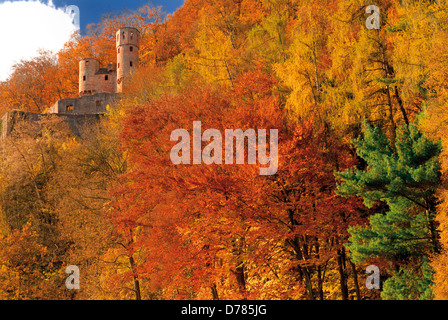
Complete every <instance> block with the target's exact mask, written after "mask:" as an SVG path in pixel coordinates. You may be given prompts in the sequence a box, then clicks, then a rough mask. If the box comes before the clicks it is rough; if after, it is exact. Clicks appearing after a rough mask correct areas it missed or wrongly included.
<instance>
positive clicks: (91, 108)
mask: <svg viewBox="0 0 448 320" xmlns="http://www.w3.org/2000/svg"><path fill="white" fill-rule="evenodd" d="M115 43H116V50H117V51H116V53H117V62H116V63H109V64H108V65H107V67H105V68H103V67H102V66H101V65H100V62H99V61H98V60H97V59H95V58H85V59H83V60H81V61H79V98H72V99H62V100H59V101H57V102H56V103H55V104H54V105H53V106H51V107H50V108H49V109H48V111H47V113H48V114H55V115H61V116H64V119H65V120H66V122H67V123H68V124H69V125H70V127H72V129H73V131H74V132H75V133H76V134H79V129H80V126H82V125H83V124H84V123H85V122H86V121H87V120H88V119H94V118H95V117H96V115H98V114H102V113H106V112H108V110H107V106H108V105H111V104H113V103H114V102H116V101H118V100H119V99H120V95H121V94H122V92H123V83H124V79H125V78H126V77H127V76H129V75H130V74H131V73H132V72H133V71H134V70H137V68H138V58H139V55H138V51H139V48H140V31H139V30H138V29H136V28H131V27H125V28H121V29H119V30H118V31H117V32H116V38H115ZM42 116H45V114H36V113H31V112H24V111H10V112H7V113H6V114H5V115H4V116H3V117H2V118H1V120H0V121H1V123H0V131H1V132H0V133H1V137H2V138H4V137H6V136H8V135H9V134H10V133H11V132H12V130H13V127H14V124H15V123H17V122H18V121H38V120H39V119H40V118H41V117H42Z"/></svg>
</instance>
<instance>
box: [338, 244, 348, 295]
mask: <svg viewBox="0 0 448 320" xmlns="http://www.w3.org/2000/svg"><path fill="white" fill-rule="evenodd" d="M337 253H338V257H337V261H338V271H339V283H340V286H341V295H342V300H348V288H347V277H346V276H345V261H344V260H345V259H344V249H338V251H337Z"/></svg>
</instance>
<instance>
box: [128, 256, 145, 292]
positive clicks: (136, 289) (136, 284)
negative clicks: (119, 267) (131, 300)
mask: <svg viewBox="0 0 448 320" xmlns="http://www.w3.org/2000/svg"><path fill="white" fill-rule="evenodd" d="M129 264H130V265H131V272H132V279H133V281H134V294H135V300H142V297H141V293H140V282H139V280H138V277H137V273H136V270H135V261H134V257H133V256H130V257H129Z"/></svg>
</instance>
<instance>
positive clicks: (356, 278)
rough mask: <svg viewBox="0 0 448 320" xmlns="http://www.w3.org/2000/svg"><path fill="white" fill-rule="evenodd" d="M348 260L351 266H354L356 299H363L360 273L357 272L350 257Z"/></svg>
mask: <svg viewBox="0 0 448 320" xmlns="http://www.w3.org/2000/svg"><path fill="white" fill-rule="evenodd" d="M348 261H349V263H350V267H351V268H352V272H353V282H354V283H355V292H356V300H361V291H360V290H359V283H358V273H357V272H356V266H355V264H354V263H353V262H352V261H351V260H350V259H348Z"/></svg>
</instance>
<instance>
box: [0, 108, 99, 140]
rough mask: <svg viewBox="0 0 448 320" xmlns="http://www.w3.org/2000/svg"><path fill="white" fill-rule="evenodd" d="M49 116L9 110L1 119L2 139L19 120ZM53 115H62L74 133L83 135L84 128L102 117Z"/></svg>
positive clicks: (31, 119) (92, 115) (58, 115)
mask: <svg viewBox="0 0 448 320" xmlns="http://www.w3.org/2000/svg"><path fill="white" fill-rule="evenodd" d="M48 116H51V115H48V114H37V113H31V112H24V111H18V110H14V111H9V112H7V113H6V114H5V115H4V116H3V117H2V118H1V119H0V126H1V139H4V138H6V137H8V136H9V135H11V133H12V132H13V131H14V129H15V126H16V125H17V123H19V122H21V123H23V122H28V123H33V122H34V123H37V122H38V121H40V120H41V119H43V118H44V117H48ZM53 116H57V117H62V119H63V120H64V121H65V122H66V123H67V124H68V126H69V128H70V129H71V130H72V132H73V134H75V135H77V136H82V134H83V131H84V128H86V127H87V126H89V125H91V124H92V123H94V122H96V121H99V120H100V119H101V117H99V116H98V115H96V114H82V115H79V114H54V115H53Z"/></svg>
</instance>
